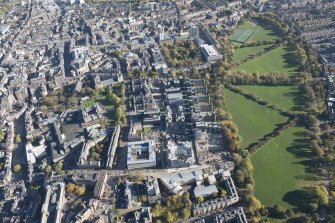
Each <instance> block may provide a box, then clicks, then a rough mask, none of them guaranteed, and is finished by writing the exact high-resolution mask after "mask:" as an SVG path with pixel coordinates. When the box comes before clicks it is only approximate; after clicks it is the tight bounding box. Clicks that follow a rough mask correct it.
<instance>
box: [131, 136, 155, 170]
mask: <svg viewBox="0 0 335 223" xmlns="http://www.w3.org/2000/svg"><path fill="white" fill-rule="evenodd" d="M127 166H128V169H138V168H147V167H155V166H156V151H155V150H154V141H137V142H129V143H128V155H127Z"/></svg>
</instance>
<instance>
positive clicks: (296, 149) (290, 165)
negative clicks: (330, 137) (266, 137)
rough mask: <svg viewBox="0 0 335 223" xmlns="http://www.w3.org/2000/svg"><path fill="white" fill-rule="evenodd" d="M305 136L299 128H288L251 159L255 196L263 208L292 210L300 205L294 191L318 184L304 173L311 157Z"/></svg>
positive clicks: (310, 175) (313, 178) (309, 174)
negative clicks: (277, 206) (280, 207)
mask: <svg viewBox="0 0 335 223" xmlns="http://www.w3.org/2000/svg"><path fill="white" fill-rule="evenodd" d="M305 133H306V132H305V130H304V129H303V128H302V127H291V128H289V129H287V130H285V131H284V132H283V133H282V134H281V135H280V136H278V137H276V138H274V139H273V141H271V142H269V143H268V144H266V145H265V146H263V147H262V148H261V149H260V150H259V151H258V152H257V153H256V154H254V155H253V156H252V157H251V161H252V163H253V166H254V173H253V175H254V179H255V182H256V187H255V189H256V190H255V194H256V197H257V198H258V199H259V200H260V201H261V202H262V204H263V205H265V206H267V207H270V206H271V207H272V206H274V205H278V204H279V205H281V206H283V207H286V208H291V207H294V206H295V204H296V203H298V202H299V198H297V192H296V190H298V189H299V188H301V187H304V186H309V185H313V184H316V183H317V180H318V179H317V178H316V177H315V175H313V174H312V173H307V172H306V169H308V165H309V163H310V161H309V160H308V159H307V158H306V157H308V156H311V155H310V150H309V148H308V147H309V143H308V140H307V138H306V136H305Z"/></svg>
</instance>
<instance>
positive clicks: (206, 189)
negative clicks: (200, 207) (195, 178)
mask: <svg viewBox="0 0 335 223" xmlns="http://www.w3.org/2000/svg"><path fill="white" fill-rule="evenodd" d="M212 193H218V188H217V187H216V185H215V184H213V185H210V186H198V187H195V188H194V195H195V197H199V196H208V195H211V194H212Z"/></svg>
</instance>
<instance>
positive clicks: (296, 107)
mask: <svg viewBox="0 0 335 223" xmlns="http://www.w3.org/2000/svg"><path fill="white" fill-rule="evenodd" d="M239 87H240V88H242V89H244V90H246V91H248V92H250V93H253V94H255V95H257V96H259V97H260V98H262V99H265V100H268V101H270V102H271V103H272V104H275V105H277V106H278V107H279V108H282V109H285V110H288V111H301V110H303V109H304V106H303V103H302V102H303V100H304V98H303V95H302V94H301V92H300V90H299V87H298V86H260V85H243V86H239Z"/></svg>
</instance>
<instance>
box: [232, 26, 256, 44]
mask: <svg viewBox="0 0 335 223" xmlns="http://www.w3.org/2000/svg"><path fill="white" fill-rule="evenodd" d="M253 33H254V30H252V29H245V28H239V29H238V30H237V31H236V32H235V33H234V34H233V35H231V37H230V39H231V40H233V41H235V42H239V43H245V42H246V41H247V40H248V39H249V38H250V36H251V35H252V34H253Z"/></svg>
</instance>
